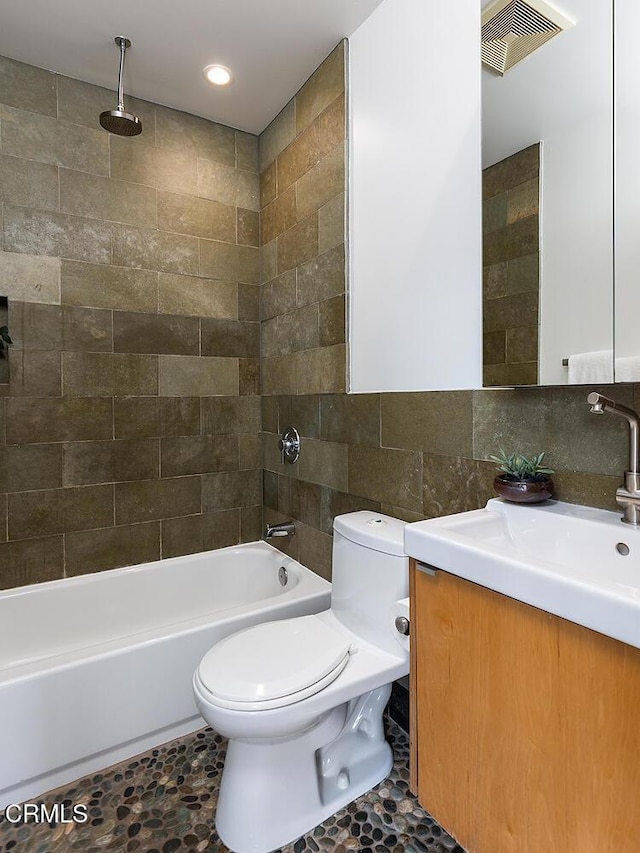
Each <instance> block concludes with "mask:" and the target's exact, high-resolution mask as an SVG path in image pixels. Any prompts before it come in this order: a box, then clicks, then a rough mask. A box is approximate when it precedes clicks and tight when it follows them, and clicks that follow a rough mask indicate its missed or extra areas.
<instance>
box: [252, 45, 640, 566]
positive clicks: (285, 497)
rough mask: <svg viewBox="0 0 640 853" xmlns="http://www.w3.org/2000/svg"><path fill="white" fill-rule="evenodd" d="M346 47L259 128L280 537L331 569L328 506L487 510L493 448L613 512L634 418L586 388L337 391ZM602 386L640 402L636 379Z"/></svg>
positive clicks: (270, 473) (572, 498)
mask: <svg viewBox="0 0 640 853" xmlns="http://www.w3.org/2000/svg"><path fill="white" fill-rule="evenodd" d="M343 55H344V54H343V49H342V46H340V47H338V48H337V49H336V51H334V53H333V54H332V55H331V56H330V57H329V58H328V59H327V60H326V61H325V63H324V64H323V65H322V66H321V67H320V68H319V69H318V71H317V72H316V73H315V74H314V75H313V76H312V77H311V79H310V80H309V81H308V82H307V83H306V84H305V86H304V87H303V88H302V89H301V91H300V92H299V93H298V95H297V96H296V97H295V98H294V99H293V100H292V101H291V102H290V103H289V104H288V105H287V107H286V108H285V109H284V110H283V111H282V113H281V114H280V115H279V116H278V117H277V118H276V119H275V120H274V121H273V123H272V124H271V125H270V126H269V127H268V128H267V129H266V130H265V132H264V133H263V134H262V135H261V136H260V168H261V189H262V196H261V197H262V221H263V235H264V238H266V240H267V241H268V242H267V243H266V246H265V247H264V249H263V252H264V275H263V282H264V283H263V285H262V318H263V320H262V327H263V337H262V340H263V353H262V354H263V371H264V374H263V376H264V379H263V383H264V384H263V398H262V407H263V408H262V411H263V430H264V467H265V471H264V503H265V518H266V519H267V520H269V521H276V520H284V519H294V520H295V521H296V522H297V529H298V534H297V535H296V536H295V537H294V538H293V539H292V540H291V542H290V543H286V544H284V545H282V543H281V541H280V540H274V541H275V542H276V544H278V546H279V547H283V548H285V549H287V550H289V551H290V552H291V553H292V554H293V555H294V556H298V557H299V558H300V559H301V561H302V562H303V563H305V564H307V565H309V566H311V567H312V568H314V569H316V570H317V571H319V572H320V573H321V574H323V575H325V576H327V577H329V576H330V571H331V541H332V540H331V526H332V521H333V517H334V515H336V514H337V513H341V512H346V511H350V510H354V509H359V508H372V509H377V510H382V511H384V512H387V513H389V514H391V515H397V516H399V517H402V518H406V519H408V520H415V519H420V518H424V517H429V516H437V515H444V514H447V513H452V512H459V511H462V510H467V509H474V508H477V507H480V506H482V505H483V504H484V503H485V502H486V500H487V499H488V498H490V497H492V496H493V489H492V481H493V477H494V474H495V472H494V466H493V464H492V463H489V462H487V461H486V460H487V458H488V456H489V455H491V454H493V453H496V452H497V451H498V450H499V449H500V448H501V447H504V448H505V449H506V450H511V449H516V448H519V449H520V450H521V451H522V452H525V453H526V452H538V451H541V450H545V451H547V454H548V461H549V464H551V465H552V466H553V467H554V468H555V469H556V471H557V473H556V475H555V480H556V485H557V496H558V497H559V498H562V499H563V500H567V501H569V502H573V503H583V504H588V505H593V506H600V507H605V508H608V509H614V508H615V500H614V492H615V488H616V486H617V485H618V484H619V482H620V479H621V476H620V474H621V472H622V471H623V470H624V468H625V465H626V453H627V435H626V432H627V428H626V426H625V425H624V424H622V423H618V421H617V419H614V418H608V419H607V418H595V417H593V416H590V415H589V413H588V409H589V407H588V406H587V405H586V402H585V397H586V394H587V391H588V389H586V388H547V389H536V388H526V389H525V388H523V389H518V390H487V391H456V392H432V393H412V394H408V393H401V394H361V395H347V394H345V393H343V391H344V381H345V380H344V377H345V374H346V363H345V349H344V346H343V343H342V341H343V340H344V339H343V338H342V336H341V335H342V325H341V318H340V317H339V311H338V308H337V306H338V305H341V304H342V302H341V300H342V299H343V296H344V292H345V285H344V265H343V255H342V248H343V245H344V241H345V230H344V218H343V206H344V202H343V199H344V196H343V191H344V184H343V183H341V178H342V175H343V174H344V168H345V167H344V161H343V162H340V153H341V152H342V156H344V151H345V149H344V146H343V137H342V135H340V137H339V138H338V136H337V131H338V128H340V129H341V130H342V129H343V128H344V114H343V105H344V101H343V91H344V90H343V80H344V69H343ZM389 156H393V152H389ZM414 167H417V166H416V165H415V164H407V163H401V162H399V163H398V168H399V169H400V168H414ZM309 187H314V188H315V190H316V195H314V196H312V199H313V201H311V200H310V196H309V192H308V189H309ZM301 199H302V204H301ZM525 218H526V217H525ZM380 239H381V240H383V239H384V234H381V235H380ZM311 283H313V284H312V286H311ZM390 286H392V285H391V283H390ZM332 305H335V306H336V311H335V319H334V321H333V323H332V324H331V328H332V329H333V330H334V332H333V333H332V334H330V335H327V332H326V326H325V325H324V318H326V317H327V316H328V315H329V314H330V313H331V311H330V308H331V306H332ZM323 329H324V332H323ZM338 335H340V337H338ZM636 390H637V389H636ZM604 391H605V393H607V394H608V395H609V396H613V397H615V398H616V399H619V400H620V401H621V402H625V403H627V404H628V405H632V404H633V402H634V388H633V387H632V386H616V387H611V386H610V387H609V388H605V389H604ZM637 396H640V395H637ZM635 402H636V405H638V403H640V399H636V401H635ZM288 424H293V425H294V426H296V427H297V428H298V429H299V431H300V433H301V435H302V453H301V457H300V461H299V462H298V463H297V464H296V465H281V464H280V459H279V454H278V450H277V433H278V432H279V431H280V430H282V429H283V427H285V426H287V425H288Z"/></svg>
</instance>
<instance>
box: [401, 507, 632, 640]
mask: <svg viewBox="0 0 640 853" xmlns="http://www.w3.org/2000/svg"><path fill="white" fill-rule="evenodd" d="M404 547H405V551H406V552H407V554H409V555H410V556H411V557H415V558H416V559H417V560H419V561H420V562H422V563H426V564H427V565H428V566H433V567H435V568H438V569H443V570H444V571H447V572H450V573H451V574H454V575H458V577H461V578H465V579H466V580H469V581H473V582H474V583H477V584H481V585H482V586H485V587H487V588H488V589H492V590H495V591H496V592H501V593H503V594H504V595H508V596H510V597H511V598H515V599H517V600H518V601H523V602H525V603H526V604H531V605H533V606H534V607H539V608H540V609H542V610H546V611H548V612H549V613H554V614H556V615H557V616H562V617H564V618H565V619H569V620H571V621H572V622H576V623H577V624H578V625H584V626H585V627H587V628H592V629H593V630H595V631H599V632H600V633H602V634H606V635H608V636H609V637H615V638H616V639H617V640H622V641H623V642H625V643H629V644H630V645H632V646H636V647H637V648H640V530H639V529H636V528H635V527H632V526H630V525H627V524H623V523H622V522H621V520H620V515H619V513H616V512H607V511H605V510H599V509H592V508H590V507H583V506H574V505H572V504H565V503H561V502H560V501H548V502H545V503H544V504H538V505H537V506H524V505H519V504H512V503H507V502H506V501H503V500H501V499H499V498H495V499H493V500H490V501H489V502H488V503H487V505H486V507H485V508H484V509H479V510H474V511H473V512H462V513H459V514H457V515H449V516H444V517H443V518H432V519H429V520H428V521H418V522H416V523H415V524H408V525H407V526H406V527H405V534H404ZM620 551H623V552H625V551H628V553H626V556H625V555H624V554H622V553H620Z"/></svg>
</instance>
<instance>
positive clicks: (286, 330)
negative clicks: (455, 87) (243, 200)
mask: <svg viewBox="0 0 640 853" xmlns="http://www.w3.org/2000/svg"><path fill="white" fill-rule="evenodd" d="M345 128H346V119H345V64H344V47H343V45H342V44H340V45H339V46H338V47H337V48H336V49H335V50H334V51H333V53H332V54H331V55H330V56H329V57H328V58H327V59H326V60H325V61H324V63H323V64H322V65H321V66H320V68H318V70H317V71H316V72H315V73H314V74H313V75H312V77H311V78H310V79H309V80H308V81H307V83H305V85H304V86H303V87H302V89H301V90H300V91H299V92H298V94H297V95H296V96H295V98H293V100H292V101H290V102H289V104H287V106H286V107H285V108H284V109H283V110H282V112H281V113H280V115H278V116H277V117H276V118H275V119H274V121H273V122H272V123H271V124H270V125H269V127H268V128H267V129H266V130H265V131H264V132H263V134H262V135H261V137H260V207H261V212H260V220H261V234H262V299H261V317H262V344H261V345H262V353H261V354H262V393H263V394H266V395H273V394H283V393H284V394H317V393H327V392H337V391H344V390H345V387H346V385H345V381H346V380H345V377H346V337H345V237H344V235H345V230H344V209H345V186H346V182H345V171H346V156H345V145H346V130H345Z"/></svg>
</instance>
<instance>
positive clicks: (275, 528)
mask: <svg viewBox="0 0 640 853" xmlns="http://www.w3.org/2000/svg"><path fill="white" fill-rule="evenodd" d="M295 533H296V526H295V524H294V523H293V521H285V522H284V523H283V524H267V526H266V527H265V529H264V538H265V539H273V538H275V537H276V536H295Z"/></svg>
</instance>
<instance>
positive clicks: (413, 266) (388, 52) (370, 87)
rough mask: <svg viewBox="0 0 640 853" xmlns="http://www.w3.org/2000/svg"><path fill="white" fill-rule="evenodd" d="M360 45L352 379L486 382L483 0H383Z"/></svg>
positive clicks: (458, 384) (352, 66) (353, 78)
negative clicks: (483, 361) (483, 370)
mask: <svg viewBox="0 0 640 853" xmlns="http://www.w3.org/2000/svg"><path fill="white" fill-rule="evenodd" d="M349 57H350V59H349V73H350V147H351V150H350V189H351V192H350V257H351V262H350V286H349V293H350V308H349V315H350V316H349V321H350V334H349V343H350V390H351V391H352V392H367V391H421V390H439V389H453V388H477V387H481V385H482V352H481V350H482V342H481V337H482V302H481V297H482V282H481V267H482V262H481V164H480V7H479V3H478V2H477V0H458V2H456V3H449V2H440V3H437V2H425V0H383V2H382V3H381V5H380V6H379V7H378V8H377V9H376V11H375V12H373V14H372V15H371V16H370V17H369V18H368V19H367V20H366V21H365V23H364V24H363V25H362V26H361V27H360V28H359V29H358V30H356V32H355V33H354V34H353V36H352V37H351V39H350V46H349Z"/></svg>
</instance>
